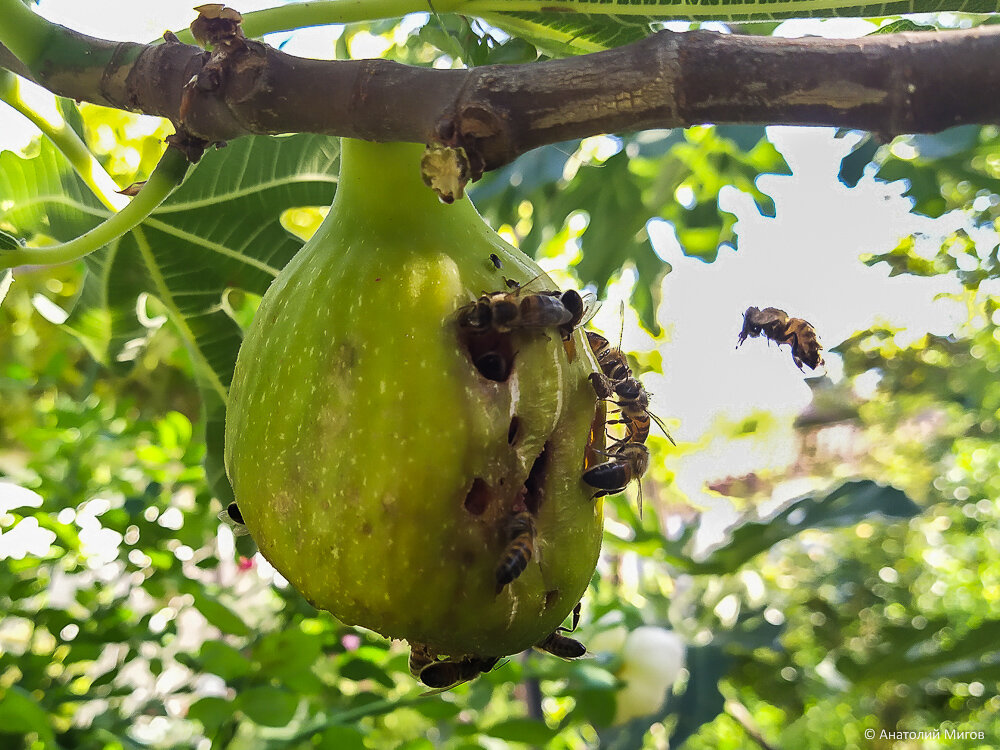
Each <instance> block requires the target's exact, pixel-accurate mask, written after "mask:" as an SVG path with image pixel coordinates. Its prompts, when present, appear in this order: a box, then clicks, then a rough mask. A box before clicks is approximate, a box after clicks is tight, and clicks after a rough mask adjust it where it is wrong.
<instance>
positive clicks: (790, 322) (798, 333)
mask: <svg viewBox="0 0 1000 750" xmlns="http://www.w3.org/2000/svg"><path fill="white" fill-rule="evenodd" d="M761 334H763V335H764V336H765V337H767V338H768V339H770V340H771V341H773V342H775V343H776V344H778V345H779V346H780V345H781V344H788V345H789V346H790V347H791V349H792V361H793V362H795V365H796V367H798V368H799V369H800V370H801V369H802V365H803V364H805V365H809V369H811V370H815V369H816V368H817V367H819V366H820V365H821V364H823V354H822V351H823V345H822V344H820V343H819V338H818V337H817V336H816V329H815V328H813V327H812V325H810V324H809V323H808V322H807V321H805V320H803V319H802V318H790V317H788V313H786V312H785V311H784V310H779V309H778V308H776V307H765V308H764V309H763V310H759V309H757V308H756V307H748V308H747V311H746V312H745V313H743V329H742V330H741V331H740V335H739V338H737V340H736V346H737V347H738V346H740V344H742V343H743V342H744V341H746V340H747V338H755V337H757V336H760V335H761Z"/></svg>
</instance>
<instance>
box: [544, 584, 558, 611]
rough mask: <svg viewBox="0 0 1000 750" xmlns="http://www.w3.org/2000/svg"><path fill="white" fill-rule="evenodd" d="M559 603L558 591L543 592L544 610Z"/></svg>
mask: <svg viewBox="0 0 1000 750" xmlns="http://www.w3.org/2000/svg"><path fill="white" fill-rule="evenodd" d="M558 601H559V589H549V590H548V591H546V592H545V609H548V608H549V607H551V606H552V605H554V604H555V603H556V602H558Z"/></svg>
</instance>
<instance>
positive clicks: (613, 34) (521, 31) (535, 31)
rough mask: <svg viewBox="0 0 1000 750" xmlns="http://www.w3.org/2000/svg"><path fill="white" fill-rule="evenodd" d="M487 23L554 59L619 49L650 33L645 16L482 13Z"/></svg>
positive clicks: (558, 12)
mask: <svg viewBox="0 0 1000 750" xmlns="http://www.w3.org/2000/svg"><path fill="white" fill-rule="evenodd" d="M482 18H483V20H485V21H486V22H487V23H490V24H492V25H493V26H496V27H497V28H499V29H503V30H504V31H506V32H507V33H508V34H511V35H512V36H516V37H519V38H520V39H523V40H525V41H527V42H530V43H531V44H532V45H534V46H535V47H537V48H538V49H540V50H543V51H544V52H546V53H547V54H549V55H552V56H554V57H566V56H570V55H576V54H582V53H587V52H600V51H601V50H606V49H611V48H612V47H620V46H622V45H624V44H630V43H631V42H635V41H638V40H639V39H643V38H645V37H647V36H649V34H651V33H652V28H651V26H650V24H651V22H652V21H653V20H654V19H653V18H651V17H645V16H631V15H629V16H605V15H596V14H595V15H588V14H585V13H575V12H560V11H558V10H556V11H552V10H547V11H546V12H544V13H485V14H483V16H482Z"/></svg>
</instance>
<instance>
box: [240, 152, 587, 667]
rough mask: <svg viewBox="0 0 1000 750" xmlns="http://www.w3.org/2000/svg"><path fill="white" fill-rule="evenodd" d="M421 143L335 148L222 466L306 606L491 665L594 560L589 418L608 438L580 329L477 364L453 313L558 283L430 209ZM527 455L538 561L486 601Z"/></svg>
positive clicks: (520, 338)
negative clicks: (330, 175) (501, 294)
mask: <svg viewBox="0 0 1000 750" xmlns="http://www.w3.org/2000/svg"><path fill="white" fill-rule="evenodd" d="M422 152H423V147H422V146H420V145H415V144H400V143H394V144H375V143H367V142H363V141H353V140H348V139H345V140H344V141H343V153H342V157H341V177H340V182H339V185H338V189H337V195H336V198H335V200H334V202H333V205H332V207H331V210H330V213H329V214H328V216H327V218H326V219H325V220H324V222H323V223H322V225H321V226H320V228H319V229H318V230H317V232H316V233H315V235H314V236H313V237H312V238H311V239H310V240H309V242H308V243H306V245H305V246H304V247H303V248H302V250H301V251H300V252H299V253H298V254H297V255H296V256H295V258H294V259H293V260H292V261H291V262H290V263H289V264H288V266H287V267H286V268H285V269H284V270H283V271H282V272H281V274H280V275H279V276H278V278H277V279H276V280H275V281H274V283H273V284H272V285H271V287H270V289H269V290H268V292H267V294H266V295H265V296H264V298H263V300H262V302H261V305H260V308H259V309H258V311H257V315H256V317H255V319H254V321H253V324H252V326H251V327H250V329H249V331H248V332H247V335H246V339H245V340H244V343H243V346H242V349H241V350H240V354H239V358H238V361H237V363H236V371H235V375H234V379H233V384H232V388H231V391H230V397H229V406H228V413H227V418H226V453H225V459H226V468H227V472H228V475H229V478H230V481H231V482H232V485H233V488H234V490H235V493H236V500H237V502H238V504H239V508H240V511H241V512H242V514H243V517H244V519H245V522H246V525H247V527H248V529H249V530H250V533H251V534H252V535H253V538H254V539H255V541H256V542H257V544H258V546H259V547H260V551H261V553H262V554H263V555H264V557H265V558H267V559H268V560H269V561H270V562H271V563H272V564H273V565H274V566H275V568H276V569H277V570H278V571H280V572H281V574H282V575H283V576H285V577H286V578H287V579H288V580H289V581H290V582H291V583H292V584H293V585H294V586H295V587H296V588H297V589H298V590H299V591H300V592H301V593H302V594H303V595H304V596H305V598H306V599H307V600H308V601H309V602H310V603H312V604H313V605H314V606H316V607H317V608H320V609H325V610H328V611H330V612H332V613H333V614H334V615H335V616H337V617H338V618H339V619H340V620H342V621H343V622H345V623H347V624H353V625H360V626H364V627H366V628H370V629H372V630H375V631H377V632H379V633H381V634H382V635H384V636H386V637H390V638H404V639H407V640H409V641H411V642H418V643H422V644H426V645H427V646H428V647H430V648H431V649H432V650H433V651H435V652H437V653H439V654H448V655H452V656H458V655H479V656H503V655H506V654H511V653H516V652H518V651H521V650H523V649H525V648H528V647H530V646H532V645H533V644H535V643H537V642H539V641H541V640H542V639H544V638H545V637H546V636H547V635H548V634H549V633H551V632H552V631H553V630H555V628H556V627H557V626H558V625H559V624H560V623H561V622H562V621H563V619H564V618H565V617H566V616H567V615H568V614H569V612H570V611H571V610H572V609H573V607H574V605H575V604H576V603H577V602H578V601H579V600H580V597H581V596H582V595H583V593H584V591H585V590H586V588H587V585H588V583H589V582H590V579H591V576H592V574H593V571H594V568H595V566H596V562H597V556H598V553H599V551H600V542H601V530H602V521H603V503H602V500H600V499H598V500H596V501H595V500H593V499H592V498H591V495H592V490H591V489H590V488H589V487H587V486H586V485H585V484H584V483H583V482H582V481H581V478H580V477H581V475H582V473H583V470H584V468H585V460H584V456H585V451H587V450H588V440H589V439H590V435H591V430H592V424H599V425H601V427H600V428H599V429H596V430H594V432H595V433H596V434H597V439H596V440H595V441H594V445H593V446H592V447H596V448H597V449H602V448H603V447H604V445H603V441H604V437H603V432H604V431H603V418H604V412H603V405H602V404H599V403H598V402H597V399H596V396H595V394H594V391H593V388H592V386H591V384H590V382H589V381H588V379H587V377H588V375H589V374H590V373H592V372H594V371H595V370H597V363H596V360H595V359H594V357H593V354H592V352H591V350H590V347H589V346H588V345H587V342H586V338H585V337H584V335H583V334H582V332H581V331H579V330H578V331H575V332H574V333H573V336H572V342H571V345H569V346H564V344H563V342H562V341H561V339H560V336H559V334H558V332H556V331H555V330H552V331H541V332H539V331H534V332H515V333H514V334H512V342H513V351H514V352H516V354H515V357H514V366H513V370H512V372H511V375H510V377H509V378H508V379H507V380H506V381H505V382H495V381H493V380H489V379H487V378H485V377H483V375H481V374H480V373H479V372H478V371H477V370H476V368H475V367H474V366H473V363H472V361H471V359H470V356H469V353H468V352H467V351H466V350H465V348H464V347H463V345H462V344H461V343H460V340H459V335H458V325H457V321H456V310H457V309H458V308H459V307H460V306H462V305H464V304H467V303H469V302H471V301H473V300H474V299H475V298H476V297H478V296H479V295H480V294H482V293H483V292H484V291H495V290H502V289H505V288H506V286H505V279H513V280H516V281H518V282H520V283H522V284H526V283H528V282H531V281H534V283H532V284H531V285H530V288H531V289H533V290H536V291H540V290H542V289H555V286H554V285H553V284H552V283H551V281H550V280H549V279H548V278H547V277H545V276H544V274H543V273H542V271H541V269H540V268H539V267H538V266H536V265H535V264H534V263H533V262H532V261H531V260H530V259H529V258H527V256H525V255H524V254H523V253H521V252H520V251H518V250H516V249H515V248H513V247H512V246H510V245H509V244H508V243H506V242H504V241H503V240H502V239H501V238H500V237H499V236H498V235H497V234H496V233H495V232H493V230H492V229H490V228H489V227H488V226H487V225H486V223H485V222H484V221H483V220H482V218H481V217H480V216H479V215H478V213H477V212H476V210H475V209H474V208H473V206H472V204H471V203H470V202H469V200H468V199H467V198H466V199H463V200H460V201H456V202H455V203H454V204H452V205H445V204H442V203H441V202H439V201H438V199H437V198H436V196H435V195H434V193H433V192H432V191H431V190H429V189H428V188H426V187H425V186H424V184H423V182H422V180H421V176H420V172H419V163H420V158H421V155H422ZM491 255H492V256H495V258H496V259H498V260H499V262H500V268H499V269H498V268H497V266H496V264H495V262H494V260H493V259H492V258H491ZM574 350H575V351H574ZM571 357H572V360H571ZM515 416H516V417H517V419H516V420H515V425H514V426H515V428H516V429H513V430H512V418H513V417H515ZM595 420H596V422H595ZM512 432H513V433H514V434H513V436H512V435H511V433H512ZM510 437H513V442H512V443H511V442H508V440H509V438H510ZM543 452H544V457H543V458H542V459H541V461H538V459H539V456H540V455H542V454H543ZM588 456H589V460H590V461H593V460H594V454H592V453H588ZM598 460H599V459H598ZM536 461H538V464H537V465H536ZM533 466H536V470H535V471H536V473H535V474H533V481H534V480H535V479H538V480H540V484H541V491H540V492H538V493H532V494H531V496H530V497H529V498H528V500H527V502H528V507H529V509H530V508H531V505H532V503H533V502H537V503H538V506H537V513H535V527H536V529H537V535H536V541H535V550H534V555H533V556H532V559H531V561H530V562H529V564H528V566H527V568H526V569H525V571H524V572H523V573H522V574H521V575H520V577H519V578H517V580H515V581H514V582H512V583H511V584H509V585H507V586H505V587H504V588H503V589H502V590H501V591H500V592H499V593H498V592H497V589H496V582H495V569H496V566H497V563H498V562H499V560H500V558H501V556H502V554H503V551H504V548H505V545H506V533H505V529H506V523H507V520H508V519H509V517H510V515H511V513H512V509H513V507H514V505H515V503H517V502H518V501H519V498H520V501H522V502H523V501H524V498H525V495H524V483H525V480H526V479H527V478H528V475H529V472H531V470H532V467H533ZM540 467H541V468H540ZM474 486H475V488H476V489H475V491H472V490H473V487H474ZM470 491H472V492H471V494H470Z"/></svg>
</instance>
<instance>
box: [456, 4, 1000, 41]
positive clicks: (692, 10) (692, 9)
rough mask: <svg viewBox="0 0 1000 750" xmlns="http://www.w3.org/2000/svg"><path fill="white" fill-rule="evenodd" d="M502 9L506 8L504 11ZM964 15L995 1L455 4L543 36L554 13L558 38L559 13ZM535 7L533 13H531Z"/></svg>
mask: <svg viewBox="0 0 1000 750" xmlns="http://www.w3.org/2000/svg"><path fill="white" fill-rule="evenodd" d="M505 8H509V11H508V10H505ZM949 10H950V11H961V12H963V13H995V12H996V10H997V8H996V3H995V2H991V0H970V1H969V2H960V1H959V0H889V2H885V3H868V4H866V3H862V2H854V3H851V2H841V3H836V4H833V3H826V4H822V5H818V4H816V3H815V2H812V0H777V2H748V3H701V4H695V3H691V2H687V1H686V0H658V1H657V2H654V1H653V0H608V1H607V2H599V1H595V0H564V1H563V2H560V3H558V4H556V5H553V4H552V3H551V2H549V0H538V1H537V2H529V1H528V0H469V1H468V2H467V3H464V4H462V5H459V6H457V8H456V12H459V13H465V14H471V15H477V16H480V17H482V18H485V19H486V20H487V21H489V22H490V23H494V24H495V25H498V26H501V27H502V23H501V22H500V21H499V20H495V19H497V18H499V17H503V16H512V15H516V16H517V17H521V16H527V17H529V18H532V19H536V20H535V23H536V24H537V26H538V28H537V29H536V30H535V34H536V35H538V36H539V37H544V36H545V35H546V32H547V27H546V24H545V20H546V18H547V17H549V16H556V17H557V19H558V21H559V22H560V23H555V24H554V25H553V30H552V32H551V36H552V37H553V38H556V39H558V38H559V31H560V29H561V25H562V23H564V21H562V18H561V17H563V16H568V15H577V16H579V17H580V18H583V19H588V20H592V21H593V22H594V23H596V22H597V21H599V20H600V19H601V18H602V17H609V16H610V17H617V18H627V19H629V20H631V19H646V20H654V19H659V20H663V21H677V20H689V21H708V20H714V21H751V20H772V19H780V18H830V17H848V18H853V17H859V16H860V17H872V16H879V17H884V16H893V15H901V14H909V13H935V12H942V11H949ZM535 11H538V12H535Z"/></svg>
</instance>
